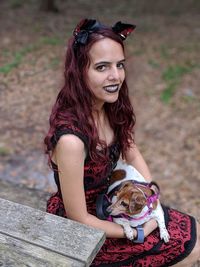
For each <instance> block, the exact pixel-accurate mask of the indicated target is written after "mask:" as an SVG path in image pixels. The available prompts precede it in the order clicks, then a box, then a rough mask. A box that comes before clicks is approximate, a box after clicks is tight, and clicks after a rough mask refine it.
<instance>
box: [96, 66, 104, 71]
mask: <svg viewBox="0 0 200 267" xmlns="http://www.w3.org/2000/svg"><path fill="white" fill-rule="evenodd" d="M96 69H97V70H98V71H104V70H105V69H106V66H105V65H99V66H97V67H96Z"/></svg>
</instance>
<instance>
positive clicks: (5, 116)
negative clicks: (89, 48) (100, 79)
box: [0, 0, 200, 219]
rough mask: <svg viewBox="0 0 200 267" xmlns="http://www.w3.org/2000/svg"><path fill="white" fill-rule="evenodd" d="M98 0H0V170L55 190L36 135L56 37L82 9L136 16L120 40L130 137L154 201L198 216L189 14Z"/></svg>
mask: <svg viewBox="0 0 200 267" xmlns="http://www.w3.org/2000/svg"><path fill="white" fill-rule="evenodd" d="M107 2H108V3H105V1H96V2H95V1H89V0H88V1H81V0H78V1H60V3H59V7H60V10H61V12H60V13H58V14H51V13H45V12H43V11H40V10H39V7H38V5H37V1H11V0H9V1H1V2H0V12H1V14H0V25H1V28H0V39H1V42H0V51H1V53H0V125H1V127H0V160H1V161H0V179H2V180H5V181H11V182H14V183H16V184H23V185H25V186H27V187H30V188H36V189H41V190H44V191H48V192H52V191H54V190H55V185H54V183H53V179H52V173H51V172H50V170H49V169H48V167H47V159H46V158H45V156H44V153H43V138H44V136H45V134H46V133H47V130H48V118H49V114H50V111H51V107H52V104H53V103H54V101H55V97H56V95H57V93H58V90H59V88H60V87H61V85H62V77H63V76H62V75H63V64H64V54H65V50H66V40H67V39H68V37H69V36H71V32H72V30H73V27H74V25H75V24H76V23H77V22H78V21H79V20H80V19H81V18H82V17H91V14H92V17H93V18H94V17H95V18H98V19H99V20H101V21H103V22H104V23H105V24H106V23H107V24H110V25H112V24H114V23H115V22H116V21H118V20H121V21H127V22H132V23H135V24H137V25H138V26H137V30H136V31H135V33H134V34H133V35H132V36H131V37H130V38H129V39H128V40H127V41H126V46H127V53H126V54H127V69H128V74H127V76H128V84H129V88H130V96H131V100H132V102H133V105H134V109H135V112H136V116H137V126H136V142H137V144H138V146H139V148H140V150H141V151H142V154H143V156H144V158H145V159H146V161H147V163H148V165H149V167H150V170H151V172H152V176H153V179H154V180H156V181H158V183H159V185H160V187H161V192H162V199H163V201H164V202H165V203H166V204H167V205H170V206H173V207H175V208H179V209H181V210H182V211H186V212H189V213H190V214H193V215H195V216H196V217H197V218H199V219H200V91H199V90H200V89H199V84H200V72H199V68H200V65H199V62H200V61H199V59H200V58H199V48H200V26H199V21H200V18H199V15H197V13H195V12H193V13H190V12H186V13H182V14H178V13H176V12H172V13H169V14H164V15H163V14H159V15H158V14H148V13H145V14H141V13H139V12H138V14H135V13H134V12H133V11H132V9H131V6H129V7H130V8H127V6H128V5H127V4H128V3H129V5H131V1H128V0H125V1H122V3H121V2H120V3H121V4H119V5H113V4H111V3H112V1H107ZM17 3H18V5H17ZM20 3H21V4H20ZM110 14H112V16H111V15H110Z"/></svg>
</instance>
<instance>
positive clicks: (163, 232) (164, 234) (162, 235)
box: [160, 229, 170, 243]
mask: <svg viewBox="0 0 200 267" xmlns="http://www.w3.org/2000/svg"><path fill="white" fill-rule="evenodd" d="M160 238H161V239H162V240H164V242H165V243H168V242H169V239H170V235H169V233H168V231H167V229H162V230H161V231H160Z"/></svg>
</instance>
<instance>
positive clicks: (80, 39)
mask: <svg viewBox="0 0 200 267" xmlns="http://www.w3.org/2000/svg"><path fill="white" fill-rule="evenodd" d="M106 28H108V27H106V26H104V25H102V24H100V23H99V22H98V21H97V20H94V19H83V20H82V21H81V22H80V23H79V24H78V25H77V27H76V28H75V30H74V32H73V35H74V37H75V45H77V44H81V45H85V44H87V41H88V37H89V35H90V34H91V33H94V32H97V31H98V30H101V29H106ZM135 28H136V26H135V25H132V24H126V23H122V22H121V21H118V22H117V23H116V24H115V25H114V26H113V27H112V28H111V29H112V30H113V32H115V33H116V34H118V35H119V36H120V38H121V39H122V40H123V41H124V40H125V39H126V37H127V36H128V35H129V34H130V33H131V32H133V31H134V29H135Z"/></svg>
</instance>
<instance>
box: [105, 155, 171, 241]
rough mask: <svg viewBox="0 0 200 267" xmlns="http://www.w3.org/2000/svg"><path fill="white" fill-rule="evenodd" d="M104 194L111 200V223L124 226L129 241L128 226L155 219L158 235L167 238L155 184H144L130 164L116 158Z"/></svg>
mask: <svg viewBox="0 0 200 267" xmlns="http://www.w3.org/2000/svg"><path fill="white" fill-rule="evenodd" d="M107 195H108V196H109V198H110V201H111V205H110V206H109V207H108V208H107V211H108V212H109V214H110V215H111V216H112V219H113V221H114V222H116V223H118V224H120V225H122V226H123V228H124V231H125V234H126V236H127V237H128V238H129V239H130V240H132V239H133V237H132V236H131V235H132V234H133V230H132V228H131V227H137V226H140V225H142V224H144V223H145V222H147V221H149V220H150V219H152V218H154V219H155V220H156V221H157V223H158V227H159V231H160V238H161V239H162V240H164V242H166V243H167V242H168V241H169V238H170V236H169V233H168V231H167V228H166V225H165V218H164V212H163V209H162V207H161V205H160V202H159V188H158V186H157V184H156V183H154V182H151V183H147V182H146V180H145V179H144V177H143V176H142V175H141V174H140V173H139V172H138V171H137V170H136V169H135V168H134V167H133V166H131V165H128V164H126V163H125V162H123V161H121V160H119V161H118V163H117V166H116V168H115V169H114V171H113V174H112V177H111V183H110V186H109V188H108V191H107Z"/></svg>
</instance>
